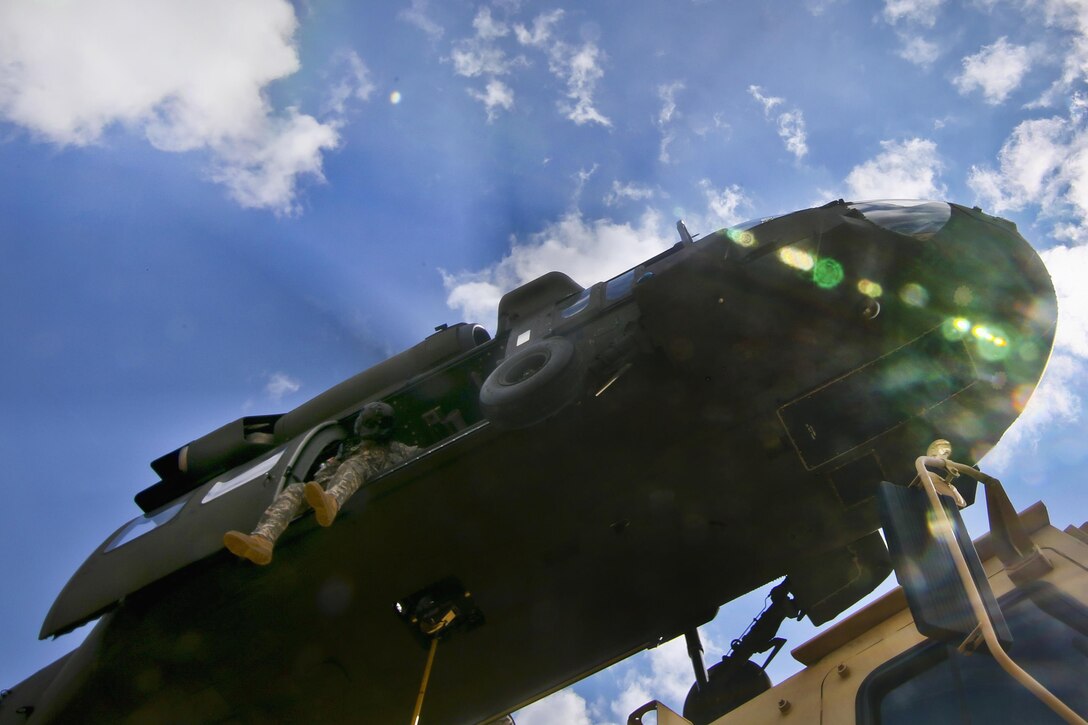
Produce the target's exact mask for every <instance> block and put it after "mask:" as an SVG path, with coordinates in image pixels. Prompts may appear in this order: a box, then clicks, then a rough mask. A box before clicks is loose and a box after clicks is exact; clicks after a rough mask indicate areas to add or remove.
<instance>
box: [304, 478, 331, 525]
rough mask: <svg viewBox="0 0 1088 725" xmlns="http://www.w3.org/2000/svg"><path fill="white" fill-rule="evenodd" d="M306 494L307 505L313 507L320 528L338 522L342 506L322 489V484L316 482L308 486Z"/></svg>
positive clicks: (311, 482)
mask: <svg viewBox="0 0 1088 725" xmlns="http://www.w3.org/2000/svg"><path fill="white" fill-rule="evenodd" d="M305 494H306V503H308V504H310V506H311V507H313V510H314V518H316V519H317V523H318V524H319V525H320V526H332V522H333V521H335V520H336V514H337V513H339V511H340V504H339V503H338V502H337V501H336V498H335V497H334V496H333V495H332V494H331V493H329V492H328V491H326V490H325V489H323V488H321V484H320V483H317V482H316V481H310V482H309V483H307V484H306V488H305Z"/></svg>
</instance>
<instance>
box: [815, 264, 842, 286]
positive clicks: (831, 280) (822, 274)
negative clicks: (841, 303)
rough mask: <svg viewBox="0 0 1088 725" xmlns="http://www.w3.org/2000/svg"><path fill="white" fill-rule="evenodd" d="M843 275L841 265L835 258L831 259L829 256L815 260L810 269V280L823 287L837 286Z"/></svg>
mask: <svg viewBox="0 0 1088 725" xmlns="http://www.w3.org/2000/svg"><path fill="white" fill-rule="evenodd" d="M844 276H845V275H844V273H843V271H842V265H841V264H839V263H838V261H837V260H834V259H831V257H824V258H823V259H821V260H820V261H818V262H816V265H815V267H814V269H813V270H812V281H813V282H815V283H816V286H817V287H822V288H823V289H834V288H835V287H838V286H839V283H840V282H842V278H843V277H844Z"/></svg>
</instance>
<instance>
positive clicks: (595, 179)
mask: <svg viewBox="0 0 1088 725" xmlns="http://www.w3.org/2000/svg"><path fill="white" fill-rule="evenodd" d="M1086 81H1088V2H1086V1H1085V0H974V1H973V2H971V1H968V2H960V3H951V2H944V0H885V2H883V3H878V2H872V1H869V2H863V1H861V0H804V1H797V0H791V1H789V2H787V1H786V0H766V1H765V2H759V3H738V2H727V1H726V0H698V1H694V0H676V1H674V2H668V3H664V2H661V3H650V2H620V1H619V0H601V1H600V2H587V3H578V4H570V5H569V6H567V5H565V4H564V3H561V2H555V3H551V2H529V0H490V1H484V2H461V1H457V0H454V1H450V2H441V3H439V2H431V3H428V2H427V0H397V1H394V2H384V3H354V2H349V1H348V0H324V1H321V2H319V1H317V0H312V1H306V0H298V1H297V2H294V3H291V2H287V1H286V0H236V1H235V2H231V3H222V2H218V1H217V0H190V1H189V2H185V3H179V2H170V1H169V0H83V1H82V2H75V1H72V0H0V252H2V257H0V258H2V260H3V262H2V263H0V290H2V291H3V298H4V300H3V303H2V304H0V339H2V340H3V341H4V346H3V355H2V356H0V460H3V461H4V463H5V468H6V470H7V474H6V475H5V477H4V482H3V484H2V485H3V492H4V494H3V495H4V502H3V505H2V506H0V547H2V548H0V550H2V551H3V560H4V569H5V576H4V587H3V589H4V596H3V597H0V642H3V646H2V647H0V686H2V687H10V686H12V685H14V684H16V683H18V682H19V681H21V680H22V679H24V678H25V677H27V676H29V675H30V674H31V673H33V672H34V671H36V670H37V669H39V668H41V667H43V666H44V665H46V664H48V663H49V662H51V661H52V660H54V659H56V658H57V657H59V656H61V655H62V654H64V653H66V652H67V651H69V650H70V649H72V648H73V647H74V646H75V645H76V644H77V643H78V642H79V640H80V639H81V637H83V636H84V635H85V634H86V631H87V628H84V629H81V630H79V631H77V632H76V633H73V634H69V635H66V636H64V637H61V638H59V639H57V640H56V641H50V642H39V641H38V640H37V633H38V630H39V628H40V626H41V622H42V620H43V618H44V616H45V614H46V612H47V611H48V609H49V606H50V605H51V603H52V601H53V599H54V598H55V597H56V595H57V594H58V593H59V592H60V590H61V588H62V587H63V586H64V583H65V582H66V581H67V579H68V577H69V576H70V575H71V574H72V573H73V572H74V571H75V569H76V568H77V567H78V566H79V565H80V564H81V563H82V561H83V560H84V558H85V557H86V556H87V555H88V554H89V553H90V552H91V551H92V550H94V548H95V547H96V546H97V545H98V544H99V543H100V542H101V541H102V540H103V539H105V537H106V536H107V535H109V534H110V533H111V532H112V531H114V530H115V529H116V528H117V527H118V526H120V525H121V524H123V523H124V522H125V521H127V520H129V519H131V518H133V517H134V516H136V515H137V514H138V513H139V510H138V509H137V507H136V505H135V504H134V503H133V501H132V497H133V495H134V494H136V493H137V492H138V491H140V490H141V489H143V488H144V487H146V486H148V485H150V484H152V483H154V482H155V481H156V480H157V478H156V477H155V476H154V474H153V473H152V471H151V469H150V468H149V467H148V464H149V462H150V461H151V460H153V459H155V458H157V457H158V456H160V455H162V454H164V453H166V452H168V451H172V450H174V449H175V448H177V447H179V446H180V445H183V444H184V443H186V442H188V441H190V440H192V439H194V438H197V437H199V436H201V435H203V434H204V433H206V432H209V431H211V430H213V429H215V428H217V427H219V426H220V425H222V424H224V423H226V422H228V421H231V420H234V419H236V418H238V417H240V416H242V415H246V414H261V413H276V412H284V411H287V410H290V409H291V408H294V407H296V406H297V405H299V404H301V403H302V402H304V401H306V400H308V399H309V398H311V397H313V396H314V395H316V394H318V393H320V392H322V391H323V390H325V389H326V388H328V387H330V386H332V385H334V384H335V383H337V382H339V381H341V380H343V379H345V378H347V377H349V376H350V375H352V374H354V373H356V372H358V371H360V370H362V369H364V368H366V367H368V366H369V365H371V364H373V363H376V362H378V361H380V360H382V359H384V358H385V357H387V356H388V355H391V354H393V353H395V352H397V351H400V350H402V349H405V348H407V347H410V346H411V345H413V344H415V343H416V342H418V341H419V340H421V339H422V338H423V337H425V336H426V335H427V334H428V333H430V332H431V331H432V329H433V328H434V327H435V326H436V325H439V324H442V323H453V322H458V321H461V320H467V321H474V322H479V323H481V324H483V325H484V326H485V327H488V328H489V329H490V330H492V331H494V326H495V310H496V304H497V302H498V299H499V297H500V296H501V295H502V293H503V292H505V291H507V290H510V289H512V288H514V287H516V286H518V285H519V284H521V283H523V282H526V281H528V280H530V279H533V278H534V277H536V276H538V275H540V274H542V273H544V272H547V271H550V270H553V269H557V270H561V271H564V272H566V273H568V274H570V275H571V276H572V277H574V279H575V280H577V281H578V282H580V283H581V284H583V285H588V284H591V283H593V282H595V281H599V280H602V279H607V278H609V277H611V276H613V275H615V274H616V273H618V272H621V271H623V270H625V269H627V268H628V267H630V266H632V265H634V264H636V263H637V262H639V261H641V260H643V259H645V258H648V257H650V256H652V255H653V254H655V253H657V252H658V251H660V250H662V249H664V248H666V247H668V246H670V245H671V244H672V243H673V242H675V241H676V232H675V226H674V225H675V222H676V220H677V219H678V218H683V219H684V220H685V221H686V223H687V225H688V227H689V228H690V229H691V231H692V232H701V233H707V232H710V231H713V230H714V229H717V228H720V227H723V226H726V225H729V224H732V223H736V222H739V221H742V220H745V219H748V218H754V217H761V216H766V215H770V214H776V213H783V212H788V211H793V210H797V209H802V208H806V207H810V206H813V205H816V204H823V203H826V202H828V201H831V200H834V199H838V198H845V199H848V200H862V199H880V198H935V199H947V200H950V201H955V202H959V203H964V204H968V205H979V206H981V207H983V208H984V209H985V210H986V211H988V212H990V213H995V214H999V215H1001V216H1004V217H1006V218H1008V219H1011V220H1013V221H1015V222H1016V223H1017V225H1018V226H1019V229H1020V231H1021V233H1022V234H1023V235H1024V236H1025V237H1026V238H1027V239H1028V240H1029V241H1030V242H1031V243H1032V244H1033V245H1034V246H1035V247H1036V249H1038V250H1039V251H1040V253H1041V255H1042V257H1043V259H1044V260H1045V262H1046V263H1047V266H1048V268H1049V269H1050V271H1051V274H1052V276H1053V279H1054V282H1055V285H1056V288H1057V291H1058V295H1059V307H1060V311H1059V315H1060V318H1059V329H1058V336H1057V341H1056V346H1055V351H1054V354H1053V356H1052V358H1051V361H1050V365H1049V368H1048V371H1047V373H1046V376H1045V378H1044V381H1043V383H1042V384H1041V385H1040V386H1039V388H1038V389H1037V390H1036V392H1035V395H1034V396H1033V398H1032V399H1031V401H1030V402H1029V403H1028V406H1027V408H1026V410H1025V412H1024V414H1023V416H1022V417H1021V419H1020V420H1019V421H1018V422H1017V423H1016V424H1015V425H1014V427H1013V428H1012V429H1010V431H1009V432H1008V433H1006V435H1005V437H1004V438H1003V439H1002V440H1001V442H1000V443H999V444H998V445H997V447H995V448H994V450H993V451H991V453H990V454H988V455H987V457H986V458H985V459H983V461H982V467H983V470H986V471H988V472H990V473H992V474H995V475H998V476H1000V477H1001V478H1002V480H1003V481H1004V482H1005V484H1006V487H1007V489H1008V491H1009V494H1010V496H1011V498H1012V500H1013V503H1014V504H1015V505H1016V506H1017V507H1018V508H1025V507H1027V506H1028V505H1030V504H1031V503H1033V502H1034V501H1036V500H1040V499H1042V500H1045V501H1046V502H1047V503H1048V505H1049V508H1050V513H1051V518H1052V520H1053V521H1054V522H1055V523H1056V524H1057V525H1059V526H1060V527H1064V526H1066V525H1067V524H1070V523H1074V524H1078V525H1079V524H1080V523H1082V522H1084V520H1085V519H1086V518H1088V506H1085V505H1084V500H1085V499H1084V496H1083V495H1082V493H1081V485H1082V484H1081V480H1082V476H1083V474H1082V471H1083V468H1084V463H1085V458H1086V457H1088V447H1086V446H1084V444H1083V441H1084V440H1085V439H1088V425H1086V423H1085V418H1084V412H1083V401H1084V400H1085V399H1086V396H1088V383H1085V380H1088V377H1086V376H1085V372H1086V367H1088V285H1085V284H1083V283H1082V280H1084V279H1085V277H1086V274H1088V86H1086ZM892 293H894V291H889V294H892ZM982 508H983V507H982V506H981V505H980V506H978V507H975V508H974V509H973V510H971V511H970V512H969V513H968V516H967V521H968V523H969V525H970V526H971V528H972V532H973V533H974V534H975V535H978V534H981V533H983V531H984V530H985V523H984V522H985V517H984V512H983V511H982ZM893 583H894V582H893V581H892V580H891V579H889V581H888V582H886V583H885V585H883V587H882V588H881V591H884V590H886V589H887V588H888V587H890V586H892V585H893ZM767 589H768V590H769V586H768V587H767ZM765 594H766V592H765V591H757V592H754V593H752V594H750V595H748V596H746V597H742V598H741V599H739V600H737V601H734V602H732V603H730V604H728V605H727V606H725V607H723V608H722V611H721V613H720V614H719V616H718V618H717V619H715V620H714V622H712V623H711V624H709V625H707V626H706V627H704V628H703V629H702V633H703V638H704V644H705V646H706V649H707V659H708V663H711V662H714V661H716V660H717V658H718V657H720V656H721V655H723V654H724V653H725V649H727V648H728V642H729V641H730V640H731V639H733V638H735V637H737V636H739V635H740V634H741V632H742V631H743V630H744V628H745V627H746V626H747V624H748V622H749V621H750V620H751V618H752V617H754V616H755V615H756V614H757V613H758V612H759V610H760V609H761V608H762V606H763V598H764V596H765ZM783 633H784V634H785V635H786V636H787V637H788V638H789V639H790V643H789V645H788V648H792V647H794V646H797V645H799V644H801V643H802V642H803V641H805V640H806V639H807V638H808V637H810V636H811V635H812V634H813V633H814V629H813V628H812V627H811V626H809V625H807V624H805V623H788V626H787V627H785V628H784V629H783ZM798 668H799V665H797V664H796V663H795V662H793V661H792V660H791V659H790V658H789V655H788V652H783V653H782V654H781V655H779V657H778V659H776V660H775V662H774V663H772V665H771V667H770V669H769V672H770V673H771V675H772V679H774V680H775V681H780V680H782V679H783V678H784V677H787V676H788V675H789V674H791V673H792V672H794V671H796V670H797V669H798ZM691 682H692V675H691V671H690V666H689V664H688V662H687V658H686V654H685V652H684V648H683V645H682V642H680V643H676V642H674V643H670V644H667V645H663V646H661V647H658V648H656V649H654V650H651V651H648V652H646V653H643V654H640V655H637V656H635V657H633V658H631V659H629V660H627V661H624V662H622V663H619V664H617V665H615V666H614V667H612V668H610V669H609V670H606V671H604V672H602V673H599V674H598V675H596V676H594V677H592V678H589V679H588V680H586V681H583V682H581V683H578V684H577V685H575V686H574V687H573V688H570V689H567V690H564V691H561V692H560V693H557V694H556V695H553V696H552V697H549V698H547V699H545V700H543V701H541V702H539V703H537V704H535V705H533V706H531V707H529V708H527V709H525V710H524V711H522V712H521V713H519V714H518V716H517V720H518V722H519V724H520V725H525V724H526V723H527V724H529V725H533V724H534V723H549V722H569V723H574V724H576V725H579V724H586V723H593V724H594V725H598V724H604V723H621V722H625V721H626V717H627V714H628V713H629V712H630V711H631V710H632V709H634V708H635V707H637V706H638V705H640V704H642V703H643V702H645V701H647V700H649V699H651V698H653V697H657V698H659V699H662V700H663V701H665V702H666V703H668V704H669V705H670V706H672V707H674V708H676V709H679V707H680V706H681V704H682V702H683V697H684V694H685V693H686V692H687V689H688V687H689V686H690V684H691Z"/></svg>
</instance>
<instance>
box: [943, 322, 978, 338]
mask: <svg viewBox="0 0 1088 725" xmlns="http://www.w3.org/2000/svg"><path fill="white" fill-rule="evenodd" d="M970 331H971V321H970V320H968V319H967V318H966V317H949V318H948V319H947V320H945V321H944V322H943V323H941V334H943V335H944V338H945V339H946V340H962V339H963V338H965V337H967V333H968V332H970Z"/></svg>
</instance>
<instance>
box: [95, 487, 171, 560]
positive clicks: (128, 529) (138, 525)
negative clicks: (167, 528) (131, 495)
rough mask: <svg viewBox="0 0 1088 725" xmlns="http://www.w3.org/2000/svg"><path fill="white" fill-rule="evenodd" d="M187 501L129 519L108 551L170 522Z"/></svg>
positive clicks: (107, 548) (114, 538)
mask: <svg viewBox="0 0 1088 725" xmlns="http://www.w3.org/2000/svg"><path fill="white" fill-rule="evenodd" d="M187 501H188V499H183V500H181V501H178V502H177V503H175V504H174V505H173V506H170V507H169V508H165V509H163V510H162V511H159V512H157V513H153V514H144V515H143V516H137V517H136V518H134V519H133V520H132V521H129V522H128V523H127V524H125V526H124V528H122V529H121V530H120V531H119V532H117V535H116V536H114V537H113V541H111V542H110V545H109V546H107V547H106V551H107V552H109V551H113V550H114V549H116V548H117V547H119V546H123V545H125V544H127V543H128V542H130V541H132V540H134V539H137V538H139V537H141V536H143V535H144V534H146V533H149V532H151V531H154V530H155V529H157V528H158V527H160V526H162V525H163V524H165V523H167V522H169V521H170V520H171V519H173V518H174V517H175V516H177V515H178V512H179V511H181V509H182V507H184V506H185V504H186V502H187Z"/></svg>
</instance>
